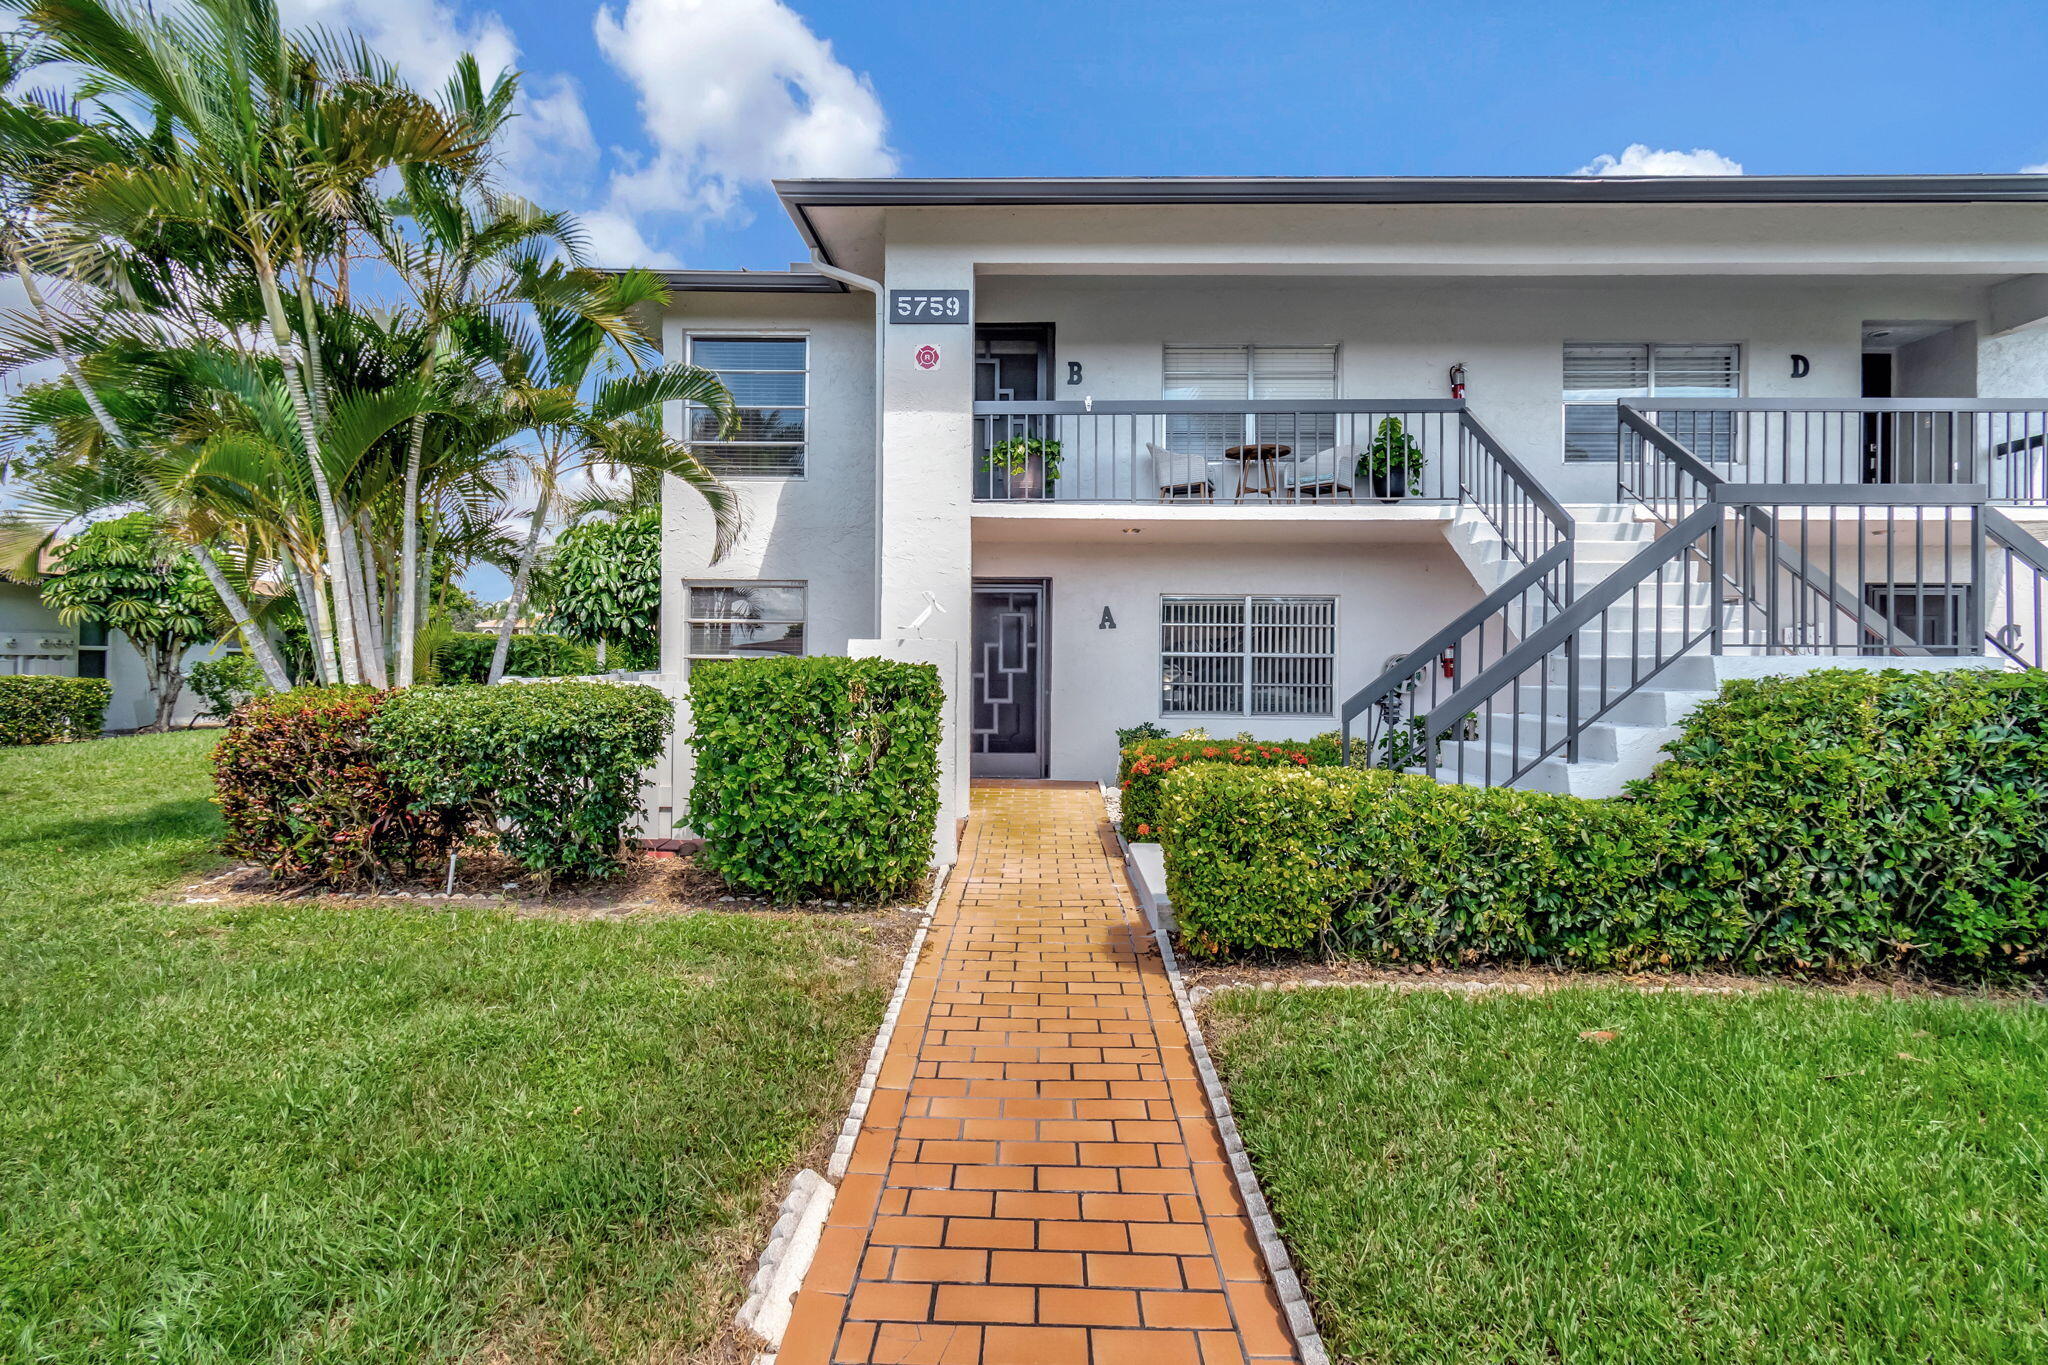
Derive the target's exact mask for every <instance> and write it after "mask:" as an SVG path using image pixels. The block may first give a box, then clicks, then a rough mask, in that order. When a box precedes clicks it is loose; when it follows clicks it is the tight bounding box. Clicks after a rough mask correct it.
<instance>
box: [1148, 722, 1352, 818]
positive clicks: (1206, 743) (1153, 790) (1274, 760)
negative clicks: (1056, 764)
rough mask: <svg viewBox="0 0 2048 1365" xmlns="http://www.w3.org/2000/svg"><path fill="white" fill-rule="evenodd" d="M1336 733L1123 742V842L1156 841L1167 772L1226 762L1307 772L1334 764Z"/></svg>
mask: <svg viewBox="0 0 2048 1365" xmlns="http://www.w3.org/2000/svg"><path fill="white" fill-rule="evenodd" d="M1337 758H1338V744H1337V737H1336V736H1335V735H1334V734H1330V735H1317V736H1316V737H1315V738H1314V739H1272V740H1256V739H1251V738H1249V737H1247V736H1240V737H1238V738H1236V739H1209V738H1207V737H1206V736H1201V735H1193V736H1190V735H1183V736H1180V737H1179V738H1177V739H1139V740H1135V741H1133V742H1132V743H1129V744H1126V745H1125V746H1124V748H1123V753H1122V757H1121V760H1120V761H1119V763H1118V765H1117V785H1118V786H1120V787H1121V788H1122V789H1123V820H1122V827H1123V832H1124V837H1125V838H1126V839H1157V838H1159V827H1160V819H1161V811H1160V804H1159V798H1160V794H1161V784H1163V783H1164V782H1165V781H1166V777H1167V775H1168V774H1169V773H1173V772H1178V771H1179V770H1180V769H1182V768H1185V767H1188V766H1189V765H1191V764H1195V763H1228V764H1235V765H1237V766H1240V767H1255V768H1279V767H1293V768H1306V767H1309V766H1310V765H1312V764H1331V763H1335V762H1337Z"/></svg>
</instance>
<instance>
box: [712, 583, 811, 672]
mask: <svg viewBox="0 0 2048 1365" xmlns="http://www.w3.org/2000/svg"><path fill="white" fill-rule="evenodd" d="M687 628H688V635H689V643H688V647H687V651H686V652H687V653H688V654H689V656H690V658H692V659H758V658H765V657H767V656H769V655H775V654H801V653H803V652H804V585H803V584H802V583H693V584H691V585H690V611H689V619H688V622H687Z"/></svg>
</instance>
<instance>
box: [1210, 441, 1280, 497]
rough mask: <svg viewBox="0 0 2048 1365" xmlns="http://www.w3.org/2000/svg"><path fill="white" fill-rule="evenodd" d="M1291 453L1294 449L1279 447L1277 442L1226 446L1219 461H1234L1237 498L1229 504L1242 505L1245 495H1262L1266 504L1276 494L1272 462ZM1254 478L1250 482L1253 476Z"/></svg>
mask: <svg viewBox="0 0 2048 1365" xmlns="http://www.w3.org/2000/svg"><path fill="white" fill-rule="evenodd" d="M1293 453H1294V447H1293V446H1289V445H1281V444H1280V443H1279V442H1278V441H1261V442H1256V443H1253V444H1250V445H1241V446H1226V447H1225V448H1224V451H1223V458H1224V459H1226V460H1235V461H1237V466H1238V472H1237V496H1236V497H1234V498H1232V499H1231V501H1232V502H1243V501H1244V495H1245V494H1247V493H1264V494H1265V495H1266V498H1267V500H1268V501H1271V500H1272V499H1273V498H1275V497H1277V496H1278V495H1279V492H1280V481H1279V478H1278V477H1277V473H1278V472H1277V471H1276V470H1275V469H1274V464H1275V462H1276V461H1279V460H1284V459H1286V458H1287V457H1288V456H1289V455H1292V454H1293ZM1255 474H1256V475H1257V476H1258V477H1257V481H1256V482H1254V480H1253V475H1255Z"/></svg>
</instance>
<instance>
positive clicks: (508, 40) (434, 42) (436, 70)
mask: <svg viewBox="0 0 2048 1365" xmlns="http://www.w3.org/2000/svg"><path fill="white" fill-rule="evenodd" d="M278 8H279V9H280V10H282V11H283V13H284V19H285V22H286V23H287V24H289V25H291V26H293V27H295V28H299V27H303V28H329V29H337V30H339V29H353V30H354V31H355V32H357V33H360V34H361V35H362V36H363V38H364V39H365V40H366V41H367V42H368V43H369V45H370V46H371V47H372V48H373V49H375V50H376V51H377V52H378V53H379V54H381V55H382V56H383V57H385V58H386V59H387V60H389V61H390V62H391V63H392V64H393V65H394V66H396V67H397V68H398V70H399V73H400V74H401V75H403V76H404V77H405V78H406V79H407V80H409V81H411V82H412V83H413V84H414V85H417V86H419V87H420V88H421V89H423V90H438V89H440V87H441V84H442V82H444V81H446V80H447V79H448V77H449V76H450V75H451V74H453V72H454V70H455V61H456V59H457V58H458V57H460V56H461V55H462V54H463V53H465V52H474V53H476V60H477V65H478V66H480V67H481V68H483V73H484V78H485V79H486V80H488V79H490V77H491V76H492V75H494V74H496V73H497V72H500V71H508V70H511V69H512V68H513V67H515V66H516V65H517V64H518V60H519V44H518V42H517V41H516V40H515V39H514V38H513V37H512V30H511V29H509V28H507V27H506V26H505V21H504V20H502V19H500V18H499V17H498V16H497V15H496V14H492V13H488V12H486V13H483V14H479V15H476V16H475V17H473V18H468V19H465V18H464V17H462V16H461V15H459V14H457V13H456V12H455V11H454V10H453V9H451V8H450V7H449V6H447V5H444V4H441V3H439V0H282V3H281V4H280V5H279V6H278Z"/></svg>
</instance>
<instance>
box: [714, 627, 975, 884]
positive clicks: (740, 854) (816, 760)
mask: <svg viewBox="0 0 2048 1365" xmlns="http://www.w3.org/2000/svg"><path fill="white" fill-rule="evenodd" d="M690 699H691V714H692V727H693V731H694V733H693V734H692V735H691V736H690V747H691V748H692V749H694V750H695V751H696V755H697V769H696V775H695V778H694V780H693V782H692V784H691V787H690V815H689V824H690V828H691V829H692V830H694V831H695V832H696V834H697V835H698V836H699V837H701V838H702V839H703V840H704V849H703V852H702V853H700V854H699V855H698V864H699V866H701V867H704V868H705V869H707V870H708V871H710V872H713V873H715V874H717V875H718V876H720V877H722V878H724V879H725V881H726V882H727V883H728V884H730V885H732V886H734V887H736V888H739V889H741V890H745V891H752V892H758V893H761V894H763V895H766V896H769V897H772V898H773V899H775V900H777V901H781V902H789V901H794V900H801V899H804V898H807V897H825V898H828V899H833V900H856V901H873V902H880V901H883V900H886V899H887V898H888V897H890V896H893V895H897V894H899V893H901V892H904V891H906V890H908V889H909V888H911V887H913V886H915V885H916V884H917V883H918V881H919V879H920V878H922V877H923V876H924V873H925V870H926V868H927V867H928V866H929V865H930V862H931V852H932V835H933V831H934V828H935V825H936V822H937V818H938V810H939V729H940V712H941V709H942V707H943V704H944V701H945V694H944V689H943V688H942V687H941V685H940V683H939V674H938V670H937V669H935V668H933V667H932V666H931V665H929V664H910V663H898V662H894V661H892V660H887V659H843V658H831V657H819V658H796V659H759V660H755V659H748V660H735V661H733V662H729V663H718V664H713V665H711V666H709V667H706V666H703V665H699V666H698V667H697V668H696V669H694V670H693V671H692V673H691V678H690Z"/></svg>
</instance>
